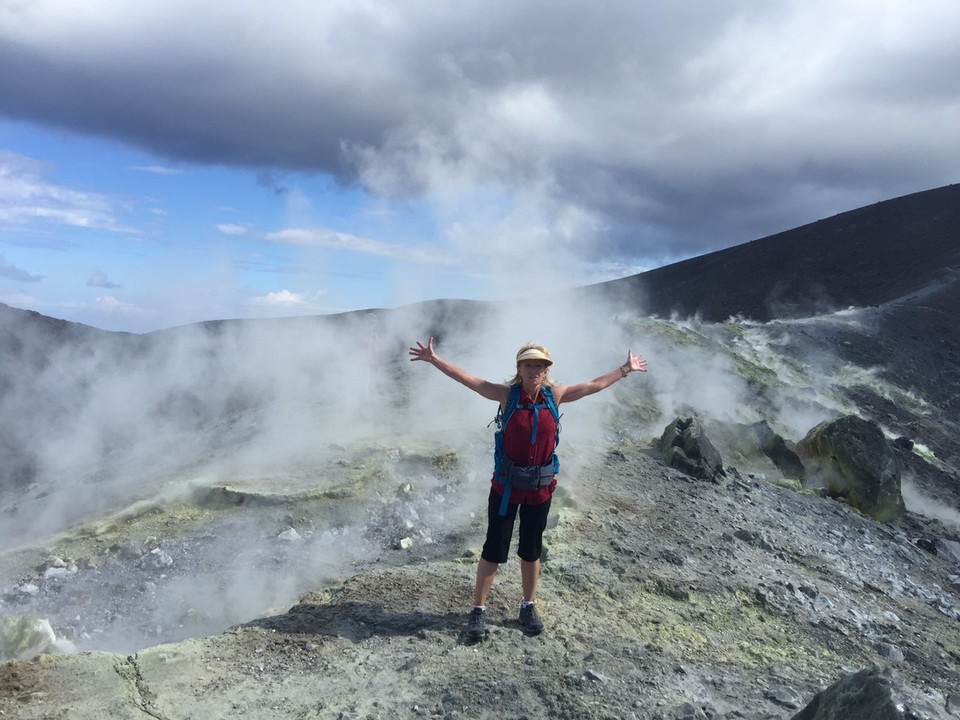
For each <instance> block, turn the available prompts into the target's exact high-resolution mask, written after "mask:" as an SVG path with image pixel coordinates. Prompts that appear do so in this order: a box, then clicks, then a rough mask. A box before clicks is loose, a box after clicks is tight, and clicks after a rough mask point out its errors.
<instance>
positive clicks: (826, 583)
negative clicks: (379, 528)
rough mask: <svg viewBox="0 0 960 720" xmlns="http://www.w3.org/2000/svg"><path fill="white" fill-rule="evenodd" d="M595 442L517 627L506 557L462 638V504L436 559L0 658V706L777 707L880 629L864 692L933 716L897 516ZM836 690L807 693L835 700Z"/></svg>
mask: <svg viewBox="0 0 960 720" xmlns="http://www.w3.org/2000/svg"><path fill="white" fill-rule="evenodd" d="M615 449H616V452H612V453H609V454H608V455H607V457H606V460H605V461H604V462H602V463H600V464H598V465H597V466H595V467H591V468H584V469H583V470H582V471H581V472H580V473H578V476H577V478H576V481H577V483H578V484H582V485H583V486H584V487H587V488H589V492H588V493H582V494H578V495H577V496H576V497H575V498H572V497H571V496H570V495H569V494H568V493H567V492H566V491H564V492H561V493H560V494H559V495H558V496H557V498H556V506H557V511H556V512H557V514H556V518H557V524H556V526H555V527H553V528H551V529H550V530H548V531H547V533H546V535H545V540H546V542H547V544H548V546H549V553H548V556H547V557H548V559H547V560H546V562H545V563H544V565H543V577H542V580H541V584H540V590H539V593H538V605H539V606H540V614H541V616H542V617H543V618H544V621H545V622H546V624H547V629H546V631H545V632H544V633H543V634H541V635H539V636H537V637H528V636H527V635H525V634H524V633H523V632H522V630H521V628H520V626H519V624H518V623H517V599H518V598H519V597H520V578H519V572H518V568H517V567H516V563H515V562H513V561H512V560H511V562H510V563H508V564H507V565H506V566H505V567H504V568H503V569H502V571H501V573H500V575H499V577H498V582H497V584H496V585H495V587H494V591H493V592H492V594H491V597H490V600H489V602H488V615H489V620H488V627H489V630H490V633H489V637H488V638H487V639H486V640H485V641H484V642H481V643H478V644H470V643H468V642H466V640H465V638H464V637H463V634H462V631H463V627H464V621H465V617H466V611H467V609H468V608H469V604H470V599H471V592H472V581H473V573H474V569H475V555H473V553H468V552H467V551H468V550H470V549H471V548H475V547H477V545H478V544H479V542H480V541H481V540H482V533H483V526H482V522H480V521H479V520H478V521H477V522H476V523H474V524H472V525H471V526H470V527H469V528H465V530H464V535H463V536H462V537H461V538H460V539H459V540H453V541H451V542H450V543H448V544H447V546H446V548H445V549H444V550H443V551H442V552H441V553H440V554H439V555H438V556H436V557H433V558H426V557H419V556H411V555H410V554H408V553H406V552H400V551H396V552H392V553H390V554H387V555H385V556H383V557H382V558H379V559H376V560H373V561H369V562H367V563H364V564H358V565H357V566H356V567H355V568H354V571H353V572H352V573H351V574H349V575H348V576H346V577H343V578H340V579H332V580H331V581H329V582H327V583H325V584H323V585H322V586H320V587H317V589H315V590H313V591H310V592H307V593H305V594H304V595H303V596H302V597H301V599H300V601H299V602H297V603H296V604H295V605H293V606H292V607H290V608H289V609H288V610H286V611H280V612H278V613H275V614H270V615H266V616H264V617H262V618H259V619H255V620H252V621H250V622H246V623H243V624H241V625H238V626H236V627H234V628H232V629H230V630H228V631H226V632H223V633H220V634H215V635H211V636H208V637H197V638H191V639H186V640H182V641H180V642H176V643H167V644H163V645H158V646H156V647H152V648H146V649H143V650H140V651H138V652H136V653H133V654H130V655H129V656H128V655H125V654H123V655H122V654H114V653H105V652H95V653H82V654H79V655H56V656H43V657H42V658H40V659H38V660H35V661H32V662H15V663H7V664H5V665H0V713H4V712H5V713H6V715H5V716H4V715H0V717H16V718H18V720H41V719H42V718H43V719H45V718H49V717H56V716H57V713H61V715H62V716H63V717H69V718H70V719H71V720H100V719H101V718H104V717H111V718H112V717H117V718H131V719H133V718H142V717H146V716H152V717H155V718H164V719H165V720H186V718H191V717H192V718H204V719H205V720H221V719H222V720H226V719H227V718H256V720H286V719H287V718H301V717H302V718H327V717H330V718H346V717H355V718H381V719H383V720H387V719H388V718H390V719H392V718H420V717H440V718H454V719H457V720H466V719H467V718H481V719H488V720H493V719H494V718H520V717H526V718H529V719H530V720H546V719H547V718H550V719H551V720H552V719H553V718H568V719H570V720H573V719H574V718H577V719H579V718H587V719H588V720H605V719H607V718H638V719H642V720H654V719H655V718H663V719H666V718H712V719H713V720H734V719H735V718H737V719H740V720H743V719H744V718H748V719H753V720H761V719H763V720H786V719H787V718H790V717H793V716H794V715H795V714H796V713H797V709H798V708H800V707H803V705H804V704H805V703H808V702H810V699H811V698H813V697H814V696H815V695H816V694H817V693H818V691H820V690H821V688H823V687H826V686H828V685H831V684H832V683H834V682H835V681H836V680H837V678H840V677H843V676H845V675H847V674H849V673H850V672H851V670H852V669H856V668H864V667H871V666H872V665H873V664H875V663H886V662H888V661H887V660H886V659H885V658H884V657H883V655H882V654H880V653H879V652H878V650H877V647H878V645H880V644H881V643H884V642H885V643H889V644H895V645H896V646H898V647H901V648H903V649H904V660H903V661H900V662H898V663H896V669H897V676H896V679H895V680H891V681H889V682H888V684H887V685H881V686H879V687H880V689H887V688H888V687H889V688H892V689H893V690H895V691H896V697H897V698H898V699H901V701H902V702H905V703H906V704H908V705H909V706H910V707H921V706H922V707H924V708H930V709H929V710H925V711H924V714H923V715H916V716H915V717H925V718H928V720H947V718H949V715H947V714H946V710H945V708H946V707H948V702H951V701H950V700H949V697H950V696H949V693H950V692H952V691H953V688H955V687H957V686H958V684H960V674H958V672H957V663H958V661H960V623H958V619H957V614H956V606H957V600H956V598H955V597H953V596H951V595H950V594H949V593H945V592H943V591H942V590H941V589H940V588H942V587H943V584H944V583H945V581H946V579H947V578H948V577H949V576H950V574H951V573H955V572H956V571H955V566H954V565H953V564H952V563H951V562H949V561H947V560H946V559H945V558H942V557H940V556H939V555H934V554H931V553H929V552H925V551H923V550H921V549H919V548H916V547H915V546H914V545H913V544H912V538H913V534H914V533H915V530H913V529H911V528H910V527H909V526H908V527H907V528H906V529H904V528H901V527H897V526H893V525H889V524H884V523H878V522H876V521H873V520H870V519H869V518H865V517H863V516H862V515H859V514H858V513H855V512H853V511H852V510H851V509H850V508H848V507H846V506H844V505H842V504H839V503H836V502H834V501H832V500H830V499H828V498H822V497H819V496H815V495H808V494H800V493H796V492H793V491H790V490H787V489H784V488H781V487H777V486H774V485H768V484H766V483H760V482H747V481H743V480H740V479H734V480H728V481H726V482H719V483H705V482H697V481H694V480H692V479H691V478H690V477H688V476H686V475H684V474H682V473H680V472H678V471H676V470H673V469H669V468H666V467H664V466H663V465H662V464H661V463H659V462H658V461H656V460H655V459H653V458H651V457H650V455H649V454H648V453H649V450H650V448H649V447H647V446H645V445H641V444H639V443H631V442H626V443H622V444H620V445H619V446H617V447H616V448H615ZM568 481H569V482H571V483H572V478H570V479H568ZM291 502H292V503H293V504H294V505H296V504H302V500H299V499H297V498H293V499H292V501H291ZM266 511H267V510H266V509H265V508H264V507H263V506H260V507H259V509H257V508H256V506H255V507H254V512H257V513H260V512H266ZM204 524H205V525H209V523H206V522H205V523H204ZM731 526H742V527H741V528H740V529H742V530H744V531H746V529H747V528H754V530H752V531H750V532H752V533H753V535H754V536H757V535H762V537H763V541H762V542H754V541H752V540H751V536H750V534H749V533H748V532H740V531H739V530H738V531H737V532H736V534H734V533H732V532H730V529H731ZM760 529H762V532H761V530H760ZM122 530H123V531H124V532H125V533H128V532H131V530H132V529H131V528H122ZM927 532H930V529H929V528H928V529H927ZM110 539H112V538H108V539H107V540H105V542H108V541H109V540H110ZM303 546H305V543H300V544H298V545H297V546H295V547H303ZM666 548H674V551H673V552H670V553H665V552H663V550H665V549H666ZM303 550H304V552H309V549H308V548H306V547H303ZM60 554H64V555H67V554H68V553H65V552H64V553H60ZM468 554H471V555H473V556H472V557H464V556H465V555H468ZM676 557H682V558H683V562H682V563H678V562H676ZM174 567H177V566H176V565H175V566H174ZM81 572H83V571H81ZM86 572H94V571H86ZM62 592H70V587H69V586H65V587H64V588H63V591H62ZM217 601H218V598H217V597H211V598H210V602H211V603H213V604H215V603H216V602H217ZM949 613H952V614H949ZM868 677H869V676H868ZM854 687H855V686H852V685H851V684H850V682H849V681H848V682H847V684H845V685H843V686H842V688H841V689H842V692H841V693H840V694H839V695H837V693H832V694H824V695H821V696H820V698H819V700H818V707H820V708H822V709H823V711H824V712H825V711H826V710H827V709H830V708H835V707H843V705H842V704H840V703H841V700H842V699H843V698H849V697H853V696H854V694H853V693H855V692H864V691H862V690H855V689H852V688H854ZM869 687H873V686H868V689H869ZM857 697H859V696H857ZM883 697H885V696H883ZM882 699H883V698H881V700H882ZM953 702H954V703H955V701H953ZM821 717H822V718H828V717H838V716H829V715H823V716H816V715H813V716H811V719H812V718H817V720H820V719H821ZM850 717H856V716H850Z"/></svg>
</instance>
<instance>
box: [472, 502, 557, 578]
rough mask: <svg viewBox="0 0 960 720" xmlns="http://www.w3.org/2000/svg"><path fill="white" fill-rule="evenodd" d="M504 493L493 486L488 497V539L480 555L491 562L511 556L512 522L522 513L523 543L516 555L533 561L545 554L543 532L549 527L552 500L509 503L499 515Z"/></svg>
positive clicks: (521, 530) (521, 539)
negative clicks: (521, 503)
mask: <svg viewBox="0 0 960 720" xmlns="http://www.w3.org/2000/svg"><path fill="white" fill-rule="evenodd" d="M501 500H502V496H500V495H498V494H497V491H496V490H494V489H493V488H492V487H491V488H490V498H489V499H488V500H487V539H486V541H485V542H484V543H483V552H481V553H480V557H482V558H483V559H484V560H486V561H488V562H492V563H498V564H499V563H505V562H506V561H507V558H508V557H509V555H510V541H511V539H512V538H513V524H514V521H516V519H517V514H518V512H517V511H518V509H519V515H520V544H519V546H518V547H517V555H519V556H520V559H521V560H526V561H527V562H534V561H536V560H539V559H540V555H541V554H542V553H543V531H544V530H546V529H547V514H548V513H549V512H550V500H547V501H546V502H545V503H540V504H539V505H513V504H511V505H508V506H507V514H506V515H503V516H501V515H500V501H501Z"/></svg>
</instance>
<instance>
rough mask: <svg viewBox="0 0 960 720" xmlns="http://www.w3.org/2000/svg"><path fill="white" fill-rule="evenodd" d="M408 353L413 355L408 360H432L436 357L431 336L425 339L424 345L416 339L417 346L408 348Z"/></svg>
mask: <svg viewBox="0 0 960 720" xmlns="http://www.w3.org/2000/svg"><path fill="white" fill-rule="evenodd" d="M410 354H411V355H412V356H413V357H411V358H410V362H413V361H415V360H423V361H424V362H432V361H433V359H434V358H435V357H436V354H435V353H434V352H433V338H432V337H431V338H430V339H429V340H427V344H426V345H424V344H423V343H422V342H420V341H419V340H417V346H416V347H412V348H410Z"/></svg>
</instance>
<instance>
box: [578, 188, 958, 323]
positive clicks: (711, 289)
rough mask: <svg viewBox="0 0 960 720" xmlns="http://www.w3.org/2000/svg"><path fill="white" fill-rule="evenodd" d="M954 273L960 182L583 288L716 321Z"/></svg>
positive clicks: (805, 309) (896, 290) (829, 306)
mask: <svg viewBox="0 0 960 720" xmlns="http://www.w3.org/2000/svg"><path fill="white" fill-rule="evenodd" d="M958 273H960V185H948V186H946V187H942V188H937V189H935V190H927V191H924V192H919V193H914V194H912V195H906V196H904V197H900V198H895V199H892V200H886V201H884V202H879V203H876V204H874V205H869V206H867V207H862V208H859V209H857V210H851V211H849V212H845V213H841V214H839V215H835V216H833V217H830V218H826V219H823V220H818V221H817V222H814V223H810V224H809V225H804V226H802V227H799V228H796V229H793V230H788V231H786V232H782V233H778V234H776V235H771V236H769V237H766V238H762V239H759V240H754V241H753V242H748V243H744V244H742V245H737V246H735V247H732V248H727V249H725V250H718V251H717V252H713V253H709V254H707V255H702V256H699V257H695V258H691V259H690V260H684V261H682V262H678V263H674V264H672V265H667V266H665V267H661V268H657V269H656V270H651V271H649V272H645V273H642V274H640V275H635V276H633V277H629V278H624V279H621V280H614V281H611V282H608V283H602V284H600V285H597V286H593V287H592V288H591V289H590V290H591V292H593V291H600V292H602V293H609V294H612V295H615V296H617V297H621V298H625V297H630V298H633V299H634V300H635V301H636V302H637V303H638V304H639V305H640V306H641V307H644V308H645V309H646V310H647V311H648V312H650V313H655V314H658V315H661V316H663V317H669V316H670V315H671V314H674V313H676V314H679V315H681V316H692V315H699V316H700V317H701V318H702V319H703V320H707V321H713V322H722V321H724V320H726V319H727V318H728V317H731V316H735V315H740V316H743V317H746V318H750V319H753V320H761V321H763V320H771V319H775V318H784V317H800V316H803V315H811V314H817V313H820V312H823V311H826V310H834V309H842V308H845V307H848V306H851V305H852V306H855V307H867V306H870V305H880V304H883V303H887V302H891V301H893V300H897V299H898V298H903V297H905V296H907V295H910V294H911V293H917V292H920V291H923V290H925V289H926V288H929V287H930V286H931V285H932V284H934V283H937V282H942V281H945V282H949V283H950V284H954V283H956V282H957V279H958Z"/></svg>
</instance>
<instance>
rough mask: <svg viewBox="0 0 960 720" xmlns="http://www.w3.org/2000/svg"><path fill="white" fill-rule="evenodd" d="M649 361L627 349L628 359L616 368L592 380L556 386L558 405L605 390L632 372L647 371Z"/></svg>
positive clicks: (555, 393) (555, 392)
mask: <svg viewBox="0 0 960 720" xmlns="http://www.w3.org/2000/svg"><path fill="white" fill-rule="evenodd" d="M646 371H647V361H646V360H644V359H643V358H642V357H641V356H640V355H634V354H633V350H627V361H626V362H625V363H624V364H623V365H621V366H620V367H618V368H617V369H616V370H611V371H610V372H608V373H606V374H604V375H601V376H600V377H597V378H594V379H593V380H591V381H590V382H585V383H577V384H576V385H561V386H559V387H556V388H554V390H553V392H554V395H555V397H556V398H557V405H559V404H560V403H562V402H573V401H574V400H579V399H580V398H584V397H586V396H587V395H593V394H594V393H597V392H600V391H601V390H605V389H606V388H608V387H610V386H611V385H613V384H614V383H615V382H616V381H617V380H620V379H622V378H625V377H626V376H627V375H629V374H630V373H632V372H646Z"/></svg>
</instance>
